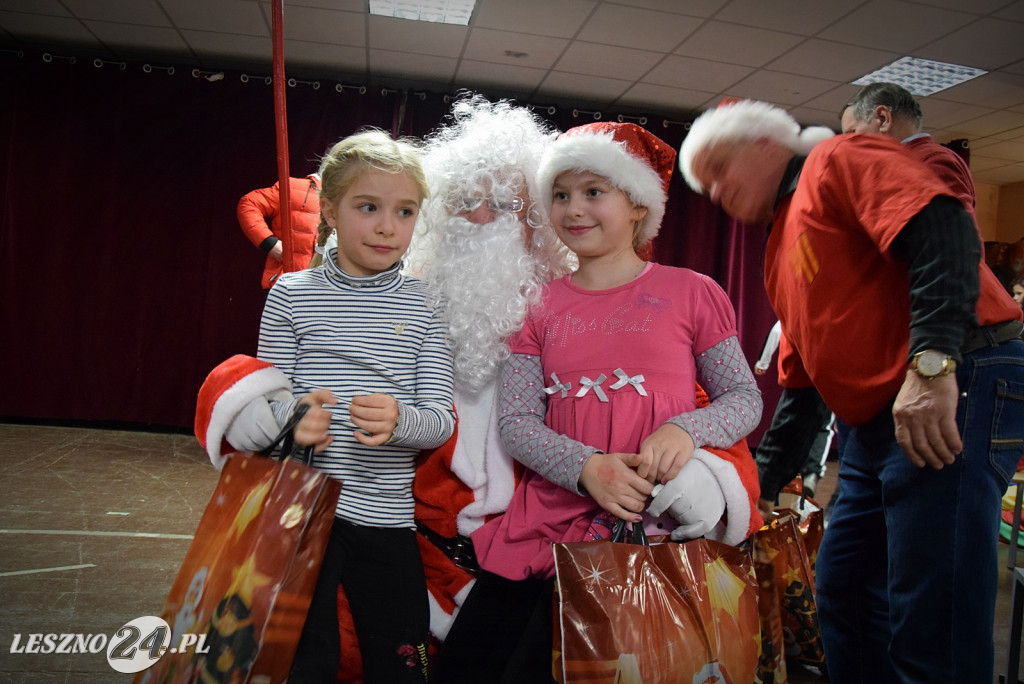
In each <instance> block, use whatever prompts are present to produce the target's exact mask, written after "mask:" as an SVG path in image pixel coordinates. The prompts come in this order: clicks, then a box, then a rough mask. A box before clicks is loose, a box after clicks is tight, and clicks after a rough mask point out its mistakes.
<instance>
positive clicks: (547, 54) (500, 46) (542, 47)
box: [463, 28, 569, 69]
mask: <svg viewBox="0 0 1024 684" xmlns="http://www.w3.org/2000/svg"><path fill="white" fill-rule="evenodd" d="M568 44H569V41H568V40H566V39H564V38H550V37H548V36H531V35H529V34H526V33H512V32H509V31H494V30H492V29H481V28H475V29H473V30H472V31H470V34H469V41H468V42H467V43H466V51H465V52H464V53H463V58H465V59H472V60H477V61H481V62H499V63H502V64H508V65H509V66H518V67H534V68H538V69H549V68H551V67H552V66H554V64H555V62H557V61H558V58H559V57H560V56H561V55H562V52H563V51H564V50H565V47H566V46H567V45H568ZM506 51H509V52H513V53H526V56H524V57H510V56H508V55H506V54H505V52H506Z"/></svg>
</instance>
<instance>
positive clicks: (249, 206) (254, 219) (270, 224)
mask: <svg viewBox="0 0 1024 684" xmlns="http://www.w3.org/2000/svg"><path fill="white" fill-rule="evenodd" d="M288 182H289V195H288V205H287V209H288V211H289V212H290V216H289V218H290V219H291V246H292V264H293V270H296V271H297V270H300V269H303V268H306V267H307V266H308V265H309V261H310V259H311V258H312V256H313V243H314V241H315V240H316V231H317V226H319V225H320V176H318V175H317V174H315V173H311V174H309V175H308V176H306V177H305V178H289V179H288ZM279 186H280V184H279V183H274V184H273V185H271V186H270V187H269V188H258V189H256V190H253V191H252V192H248V193H246V194H245V195H243V196H242V199H240V200H238V208H237V214H238V223H239V225H240V226H241V227H242V232H243V233H244V234H245V237H246V238H248V240H249V242H251V243H252V244H253V245H254V246H256V247H258V248H260V249H261V250H262V251H263V252H264V253H266V255H267V259H266V262H265V263H264V265H263V277H262V279H261V280H260V286H261V287H262V288H263V290H264V293H266V292H267V291H268V290H270V288H271V287H273V285H274V283H275V282H276V281H277V278H278V276H280V275H281V274H282V273H284V261H283V260H284V246H283V244H282V242H281V238H282V234H281V221H280V218H281V206H280V193H279V192H278V188H279Z"/></svg>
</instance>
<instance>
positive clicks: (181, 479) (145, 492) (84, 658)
mask: <svg viewBox="0 0 1024 684" xmlns="http://www.w3.org/2000/svg"><path fill="white" fill-rule="evenodd" d="M830 465H832V464H830ZM833 473H834V467H832V468H831V470H830V472H829V474H828V475H826V477H825V478H824V479H823V480H822V482H821V483H820V485H819V489H818V492H817V498H818V499H819V500H820V501H822V502H825V501H827V500H828V497H829V496H830V495H831V492H832V489H833V488H834V486H835V482H834V474H833ZM216 482H217V472H216V471H215V470H214V469H213V467H212V466H211V465H210V463H209V460H208V459H207V458H206V455H205V454H204V452H203V451H202V449H200V448H199V446H198V444H197V443H196V441H195V439H194V438H193V437H192V436H191V435H184V434H155V433H145V432H125V431H116V430H96V429H81V428H57V427H40V426H31V425H11V424H0V683H7V682H10V683H12V684H51V683H52V684H56V683H58V682H62V683H66V684H108V683H110V682H128V681H130V680H131V676H130V675H122V674H118V673H116V672H114V671H113V670H112V669H111V667H110V666H109V665H108V663H107V659H106V656H105V651H104V652H99V653H74V654H57V653H50V654H43V653H36V654H33V653H12V650H19V651H20V650H22V647H23V646H24V644H25V642H26V640H27V639H28V635H29V634H33V633H42V634H76V633H81V634H84V635H93V636H96V635H101V634H102V635H105V637H106V638H107V639H109V638H110V637H111V636H113V635H114V634H115V632H116V631H117V630H118V629H120V628H121V627H122V626H123V625H124V624H125V623H127V622H129V621H130V620H133V619H135V618H137V617H140V616H144V615H156V614H159V612H160V610H161V608H162V606H163V600H164V597H165V596H166V594H167V591H168V589H169V588H170V585H171V583H172V582H173V580H174V577H175V574H176V572H177V569H178V566H179V564H180V563H181V560H182V558H183V557H184V555H185V552H186V550H187V549H188V545H189V542H190V539H191V535H192V533H193V532H194V531H195V527H196V525H197V523H198V522H199V518H200V516H201V515H202V513H203V510H204V509H205V507H206V503H207V501H208V500H209V497H210V494H211V492H212V491H213V488H214V486H215V484H216ZM1006 550H1007V545H1006V544H1001V545H1000V554H1001V557H1002V558H1003V559H1004V562H1003V565H1001V566H1000V579H1001V582H1000V594H999V607H998V610H997V615H996V624H995V630H996V663H997V671H999V672H1001V671H1003V669H1004V668H1005V662H1006V648H1007V636H1008V631H1009V626H1008V619H1009V607H1010V592H1011V588H1012V581H1011V580H1012V577H1011V573H1010V570H1008V569H1007V568H1005V567H1004V566H1005V557H1006ZM1018 562H1019V563H1021V564H1024V554H1022V555H1020V556H1019V557H1018ZM16 634H21V635H22V636H21V641H20V645H19V647H18V648H17V649H15V648H13V645H14V635H16ZM93 643H94V644H98V643H99V641H98V640H96V641H93ZM822 681H825V680H824V679H823V678H822V677H821V676H820V675H818V674H816V673H813V672H810V671H799V670H791V672H790V682H792V683H793V684H804V683H808V682H822ZM996 681H998V680H996ZM482 684H486V683H482Z"/></svg>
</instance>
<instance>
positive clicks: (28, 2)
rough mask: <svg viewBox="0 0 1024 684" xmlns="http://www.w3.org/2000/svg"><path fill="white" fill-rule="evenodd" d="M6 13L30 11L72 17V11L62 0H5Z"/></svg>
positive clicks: (30, 12)
mask: <svg viewBox="0 0 1024 684" xmlns="http://www.w3.org/2000/svg"><path fill="white" fill-rule="evenodd" d="M3 9H4V13H6V12H28V13H29V14H43V15H46V16H52V17H70V16H72V15H71V12H69V11H68V10H67V7H66V6H65V4H64V3H62V2H60V0H4V7H3Z"/></svg>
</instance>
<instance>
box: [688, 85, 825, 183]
mask: <svg viewBox="0 0 1024 684" xmlns="http://www.w3.org/2000/svg"><path fill="white" fill-rule="evenodd" d="M834 135H835V131H833V130H832V129H830V128H827V127H825V126H811V127H809V128H805V129H802V130H801V128H800V124H799V123H797V121H796V119H794V118H793V117H792V116H791V115H790V114H789V112H787V111H786V110H784V109H781V108H780V107H776V106H775V105H770V104H768V103H767V102H758V101H757V100H730V101H727V102H724V103H722V104H721V105H719V106H718V107H717V108H716V109H709V110H708V111H706V112H704V113H703V114H701V115H700V116H699V117H697V120H696V121H694V122H693V125H692V126H690V131H689V133H687V134H686V138H685V139H684V140H683V145H682V147H681V148H680V149H679V169H680V170H681V171H682V172H683V177H684V178H685V179H686V183H687V185H689V186H690V187H691V188H692V189H693V191H694V192H697V193H701V194H703V193H704V192H705V188H704V187H703V186H702V185H701V182H700V181H699V180H698V179H697V178H696V176H694V174H693V163H694V161H695V160H696V159H697V157H698V156H699V155H700V153H701V152H703V151H704V150H706V149H709V148H711V147H713V146H715V145H717V144H719V143H723V142H733V141H742V140H761V139H765V138H767V139H768V140H771V141H773V142H776V143H778V144H779V145H782V146H783V147H788V148H789V149H791V150H793V152H795V153H797V154H801V155H806V154H808V153H810V151H811V149H812V148H813V147H814V146H815V145H817V144H818V143H820V142H822V141H823V140H827V139H829V138H831V137H832V136H834Z"/></svg>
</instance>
